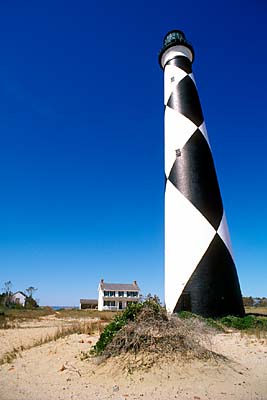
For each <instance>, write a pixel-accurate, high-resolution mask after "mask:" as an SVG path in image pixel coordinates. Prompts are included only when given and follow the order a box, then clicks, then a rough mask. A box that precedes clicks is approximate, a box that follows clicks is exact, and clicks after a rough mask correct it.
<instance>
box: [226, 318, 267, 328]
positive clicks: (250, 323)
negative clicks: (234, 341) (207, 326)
mask: <svg viewBox="0 0 267 400" xmlns="http://www.w3.org/2000/svg"><path fill="white" fill-rule="evenodd" d="M220 322H221V323H222V324H223V325H225V326H227V327H230V328H235V329H239V330H251V329H261V330H267V319H266V318H261V317H256V316H254V315H246V316H245V317H234V316H232V315H228V316H227V317H223V318H221V319H220Z"/></svg>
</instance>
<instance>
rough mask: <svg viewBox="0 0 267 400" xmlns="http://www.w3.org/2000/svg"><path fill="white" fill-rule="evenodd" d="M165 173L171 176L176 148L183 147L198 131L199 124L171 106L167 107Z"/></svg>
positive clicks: (165, 121)
mask: <svg viewBox="0 0 267 400" xmlns="http://www.w3.org/2000/svg"><path fill="white" fill-rule="evenodd" d="M164 125H165V129H164V130H165V133H164V135H165V149H164V152H165V173H166V176H169V173H170V170H171V168H172V166H173V163H174V161H175V159H176V152H175V151H176V150H178V149H180V150H181V149H182V148H183V147H184V145H185V144H186V142H187V141H188V140H189V139H190V137H191V136H192V135H193V133H194V132H195V131H196V129H197V126H196V125H195V124H194V123H193V122H192V121H191V120H190V119H188V118H186V117H185V116H184V115H183V114H180V113H178V112H177V111H175V110H173V109H172V108H170V107H166V108H165V120H164Z"/></svg>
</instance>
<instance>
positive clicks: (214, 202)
mask: <svg viewBox="0 0 267 400" xmlns="http://www.w3.org/2000/svg"><path fill="white" fill-rule="evenodd" d="M193 60H194V50H193V47H192V46H191V44H190V43H189V42H188V41H187V39H186V37H185V35H184V33H183V32H181V31H179V30H174V31H171V32H169V33H168V34H167V35H166V36H165V38H164V42H163V48H162V50H161V51H160V54H159V63H160V65H161V67H162V68H163V70H164V106H165V174H166V189H165V303H166V308H167V310H168V311H169V312H177V311H182V310H187V311H192V312H193V313H196V314H200V315H202V316H222V315H230V314H231V315H243V314H244V307H243V303H242V297H241V292H240V287H239V282H238V276H237V272H236V268H235V265H234V261H233V254H232V249H231V243H230V237H229V232H228V227H227V222H226V217H225V212H224V209H223V204H222V199H221V194H220V189H219V185H218V181H217V177H216V171H215V167H214V163H213V158H212V153H211V148H210V144H209V139H208V135H207V131H206V126H205V122H204V118H203V114H202V110H201V105H200V101H199V97H198V92H197V89H196V85H195V80H194V76H193V73H192V63H193Z"/></svg>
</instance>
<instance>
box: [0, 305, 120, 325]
mask: <svg viewBox="0 0 267 400" xmlns="http://www.w3.org/2000/svg"><path fill="white" fill-rule="evenodd" d="M115 315H116V312H114V311H98V310H78V309H76V308H73V309H71V308H66V309H61V310H57V311H55V310H53V309H52V308H51V307H39V308H37V309H34V310H29V309H23V308H19V309H16V308H13V309H12V308H0V328H8V326H10V327H11V326H12V322H15V321H25V320H35V319H39V318H41V317H46V316H54V317H55V318H59V319H62V318H73V319H87V318H98V319H100V320H101V321H105V322H108V321H110V320H111V319H112V318H113V317H114V316H115Z"/></svg>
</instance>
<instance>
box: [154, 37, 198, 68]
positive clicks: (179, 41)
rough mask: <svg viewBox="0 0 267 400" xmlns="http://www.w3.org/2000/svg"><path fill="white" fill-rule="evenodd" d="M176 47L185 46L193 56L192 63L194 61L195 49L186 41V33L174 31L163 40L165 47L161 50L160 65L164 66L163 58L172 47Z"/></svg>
mask: <svg viewBox="0 0 267 400" xmlns="http://www.w3.org/2000/svg"><path fill="white" fill-rule="evenodd" d="M174 46H184V47H186V48H187V49H189V50H190V52H191V55H192V60H191V61H192V62H193V60H194V49H193V46H192V45H191V43H190V42H189V41H188V40H187V39H186V37H185V34H184V32H182V31H180V30H178V29H174V30H172V31H169V32H168V33H167V34H166V35H165V36H164V39H163V47H162V49H161V50H160V53H159V64H160V65H161V66H162V56H163V54H164V53H165V52H166V51H167V50H168V49H170V48H171V47H174Z"/></svg>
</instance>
